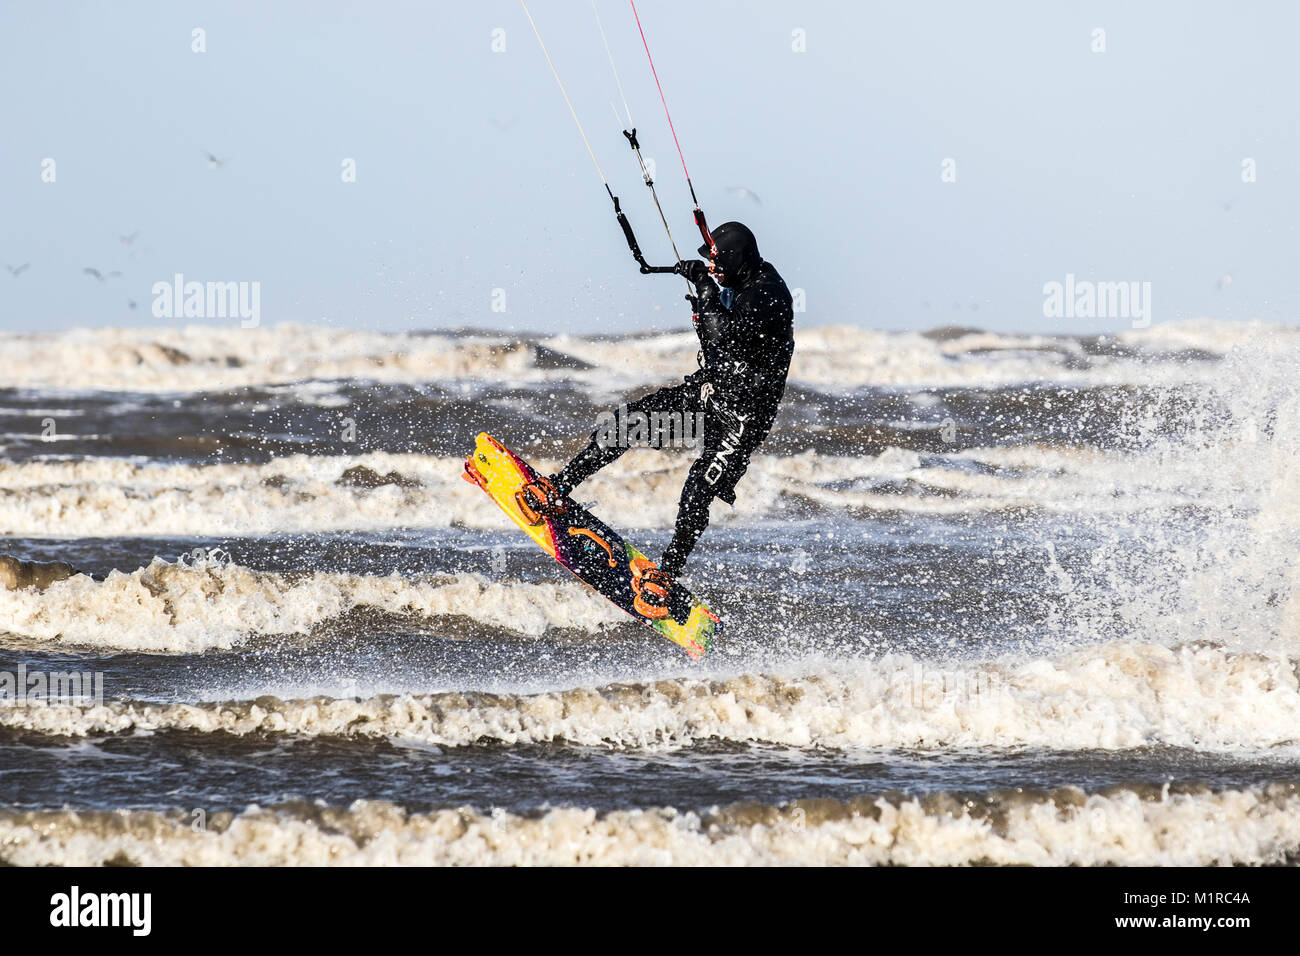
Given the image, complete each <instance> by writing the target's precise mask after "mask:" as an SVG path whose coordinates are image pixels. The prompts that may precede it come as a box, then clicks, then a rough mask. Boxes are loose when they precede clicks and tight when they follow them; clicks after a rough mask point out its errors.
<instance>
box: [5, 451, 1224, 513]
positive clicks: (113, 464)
mask: <svg viewBox="0 0 1300 956" xmlns="http://www.w3.org/2000/svg"><path fill="white" fill-rule="evenodd" d="M507 440H508V439H507ZM467 451H468V449H467ZM690 461H691V459H690V458H689V457H688V456H686V455H670V454H665V453H663V452H656V451H652V450H647V449H634V450H632V451H630V452H629V453H628V454H626V455H624V456H623V457H622V458H621V459H620V460H619V461H618V462H616V463H615V464H614V465H611V466H610V467H608V468H606V469H604V470H603V471H601V472H600V473H599V474H597V475H596V476H594V477H593V478H592V479H590V480H589V481H588V482H586V483H584V484H583V485H582V487H581V489H580V490H579V492H578V493H577V497H578V498H580V499H581V500H583V501H594V502H595V507H594V509H593V510H594V511H595V512H596V513H597V514H599V515H603V516H605V517H606V519H607V520H610V521H611V523H612V524H615V525H616V526H619V527H620V528H627V529H631V528H633V527H635V528H643V529H644V528H671V527H672V526H673V523H674V521H675V519H676V516H677V502H678V497H679V494H680V489H681V484H682V482H683V481H684V480H685V478H686V470H687V468H688V466H689V462H690ZM1170 462H1171V459H1169V458H1168V457H1167V459H1166V461H1165V462H1164V464H1165V465H1166V467H1164V468H1160V469H1156V468H1152V467H1151V463H1150V461H1149V460H1147V459H1145V458H1144V457H1143V456H1142V455H1141V454H1140V453H1135V452H1132V453H1131V452H1121V451H1113V452H1103V451H1098V450H1087V449H1071V448H1052V447H1045V446H1032V447H1021V448H1016V449H996V448H986V449H982V448H974V449H968V450H964V451H960V452H953V453H950V454H946V455H937V454H923V453H921V452H917V451H910V450H905V449H900V448H889V449H886V450H885V451H883V452H881V453H880V454H879V455H863V456H857V457H855V456H847V455H846V456H833V455H823V454H819V453H817V452H813V451H804V452H800V453H798V454H794V455H783V456H777V455H764V454H759V455H755V456H754V459H753V461H752V463H751V465H750V468H749V471H748V472H747V474H746V476H745V479H744V481H743V483H742V484H741V486H740V489H741V492H740V494H739V497H738V499H737V504H736V507H735V508H728V507H725V506H722V505H718V506H716V507H715V508H714V521H715V523H727V522H751V523H752V522H757V521H763V520H766V519H768V518H771V517H776V518H778V519H779V518H782V517H789V516H791V515H793V516H795V517H803V516H805V514H806V513H807V512H808V509H810V508H811V509H813V511H814V512H815V511H817V510H821V511H823V512H826V513H837V512H838V513H841V514H843V513H846V512H847V513H852V512H854V511H861V512H896V511H897V512H911V513H917V514H960V513H964V512H988V511H998V510H1003V509H1025V510H1030V511H1044V512H1062V513H1065V512H1077V511H1094V512H1097V513H1114V512H1125V511H1137V510H1144V509H1151V508H1167V507H1176V506H1179V505H1184V504H1189V503H1194V502H1196V501H1197V500H1199V497H1200V495H1201V492H1202V490H1203V489H1204V488H1205V487H1206V486H1207V483H1208V482H1209V481H1210V480H1211V478H1212V474H1207V473H1206V472H1205V470H1204V468H1201V467H1197V465H1198V463H1197V462H1196V461H1195V460H1191V459H1189V466H1188V467H1186V468H1176V467H1174V466H1173V465H1172V464H1171V463H1170ZM533 464H534V465H535V466H536V467H537V468H538V469H539V470H542V471H553V470H556V469H558V468H559V467H560V465H561V464H562V462H561V461H559V460H558V459H554V458H538V459H536V460H534V462H533ZM359 469H365V470H366V472H365V473H366V474H370V473H373V474H374V476H376V478H375V479H374V480H372V481H368V482H361V481H356V480H353V479H352V478H351V477H350V476H354V475H356V474H357V473H358V470H359ZM461 470H462V459H460V458H451V457H436V456H427V455H414V454H407V455H403V454H388V453H381V452H376V453H371V454H366V455H335V456H323V455H322V456H312V455H293V456H287V457H284V458H277V459H275V460H273V461H271V462H267V463H264V464H211V465H198V464H161V463H144V462H138V461H132V460H127V459H121V458H89V459H83V460H79V461H27V462H21V463H12V462H11V463H3V462H0V527H4V528H5V529H6V530H7V531H8V532H9V533H10V534H12V535H22V536H32V537H41V536H46V535H58V536H59V537H106V536H133V535H137V534H140V533H142V532H144V533H148V534H150V535H154V536H172V537H177V536H180V537H183V536H201V537H225V536H235V535H250V536H257V535H272V534H291V533H310V532H333V531H357V530H388V529H399V528H446V527H463V528H473V529H482V530H494V531H496V530H499V531H505V530H509V529H513V527H514V525H513V523H512V522H511V521H510V519H509V518H507V517H506V516H505V515H504V514H502V513H501V511H500V510H499V509H498V508H497V507H496V506H495V505H493V504H492V503H491V502H490V501H488V500H487V499H486V498H484V496H483V494H482V492H480V491H479V490H478V489H477V488H474V487H472V486H470V485H468V484H466V483H465V482H463V481H461V480H460V476H461ZM376 481H381V482H383V483H380V484H376ZM619 515H622V516H626V517H625V518H623V519H621V520H620V519H619V518H618V517H617V516H619Z"/></svg>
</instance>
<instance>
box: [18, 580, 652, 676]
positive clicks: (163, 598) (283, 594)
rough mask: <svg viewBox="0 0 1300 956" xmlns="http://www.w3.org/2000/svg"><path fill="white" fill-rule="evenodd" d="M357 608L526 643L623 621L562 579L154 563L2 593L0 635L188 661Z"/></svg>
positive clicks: (298, 631)
mask: <svg viewBox="0 0 1300 956" xmlns="http://www.w3.org/2000/svg"><path fill="white" fill-rule="evenodd" d="M359 610H371V611H380V612H383V613H387V614H391V615H399V616H401V617H402V618H404V619H405V620H406V621H407V623H408V626H410V627H411V628H413V629H421V628H424V629H429V630H437V629H438V628H439V627H443V626H445V625H446V623H447V621H448V619H450V618H455V617H461V618H469V619H472V620H473V621H475V622H477V623H479V624H483V625H486V626H488V627H492V628H497V629H501V630H504V631H508V632H510V633H514V634H521V635H531V636H536V635H539V634H543V633H545V632H546V631H548V630H551V629H556V628H563V629H577V630H582V631H588V632H593V631H597V630H599V629H601V628H603V627H606V626H608V625H610V624H613V623H620V622H622V621H625V620H626V616H625V615H624V614H623V613H622V612H621V611H620V610H618V608H616V607H614V606H613V605H611V604H610V603H609V602H607V601H604V600H601V599H599V598H597V597H595V596H594V595H593V594H592V593H591V592H590V591H589V590H588V589H587V588H586V587H585V586H583V585H582V584H580V583H579V582H577V581H576V580H571V579H569V578H568V577H567V576H565V577H564V578H560V579H557V581H556V582H555V583H538V584H533V583H525V582H518V581H500V582H491V581H487V580H485V579H484V578H482V577H480V576H478V575H474V574H463V575H441V576H430V577H418V578H409V577H406V576H403V575H399V574H391V575H385V576H375V575H358V574H335V573H326V572H321V571H315V572H308V571H303V572H295V573H289V574H280V573H274V572H259V571H251V570H249V569H247V568H244V567H241V566H239V565H236V564H220V563H219V562H216V561H203V562H199V563H198V564H195V565H190V564H184V563H179V562H178V563H170V562H167V561H164V560H163V559H161V558H155V559H154V560H153V561H152V562H150V564H149V565H148V566H147V567H144V568H140V569H138V570H136V571H133V572H131V573H129V574H126V573H123V572H120V571H114V572H112V573H111V574H109V575H108V577H107V578H106V579H105V580H103V581H95V580H92V579H91V578H89V577H87V576H85V575H78V576H76V577H72V578H68V579H67V580H64V581H59V582H57V583H55V584H52V585H51V586H50V587H48V588H47V589H46V590H44V591H36V590H30V589H29V590H19V591H7V590H5V589H3V588H0V621H3V624H0V633H7V634H8V635H10V639H11V640H12V638H14V637H17V638H20V639H21V640H22V642H23V643H32V642H36V643H49V644H54V645H57V646H59V647H71V648H93V649H97V650H110V651H136V652H149V653H188V654H195V653H202V652H204V651H212V650H224V649H229V648H231V647H236V646H239V645H241V644H244V643H246V642H247V641H248V640H249V639H250V638H252V637H254V636H262V637H265V636H275V635H289V634H294V635H302V634H309V633H311V632H313V631H314V630H316V629H318V628H321V627H325V626H328V625H330V624H331V623H333V622H338V621H341V620H343V619H344V618H346V616H347V615H349V614H353V613H355V612H357V611H359ZM0 643H3V641H2V640H0Z"/></svg>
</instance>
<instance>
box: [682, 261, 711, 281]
mask: <svg viewBox="0 0 1300 956" xmlns="http://www.w3.org/2000/svg"><path fill="white" fill-rule="evenodd" d="M680 269H681V273H682V275H684V276H686V281H687V282H690V283H691V284H692V285H694V286H696V287H697V288H698V287H699V286H700V285H702V284H704V283H705V282H708V281H709V266H708V263H706V262H701V261H700V260H699V259H683V260H682V263H681V265H680Z"/></svg>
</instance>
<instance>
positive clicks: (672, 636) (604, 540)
mask: <svg viewBox="0 0 1300 956" xmlns="http://www.w3.org/2000/svg"><path fill="white" fill-rule="evenodd" d="M463 477H464V478H465V480H466V481H468V482H470V483H471V484H474V485H478V487H480V488H482V489H483V490H484V491H485V492H487V494H488V497H489V498H491V499H492V500H493V501H495V502H496V503H497V506H498V507H499V508H500V509H501V510H502V511H504V512H505V513H506V514H507V515H509V516H510V518H511V519H512V520H513V521H514V522H515V524H517V525H519V527H521V528H523V529H524V531H525V532H526V533H527V534H528V536H529V537H530V538H532V539H533V540H534V541H536V542H537V544H538V545H539V546H540V547H541V549H542V550H543V551H545V552H546V553H547V554H549V555H550V556H551V557H553V558H554V559H555V560H556V561H558V562H559V563H560V564H561V565H563V566H564V567H565V568H566V569H568V570H569V571H570V572H572V573H573V575H574V576H575V577H577V578H578V580H580V581H581V582H582V583H583V584H585V585H587V586H588V587H589V588H591V589H592V590H593V591H596V592H597V593H598V594H600V595H601V596H602V597H604V598H606V599H608V600H609V601H611V602H612V603H614V604H617V605H618V606H619V607H620V608H622V609H623V610H624V611H626V612H627V613H628V614H629V615H630V616H631V617H633V618H634V619H636V620H637V621H639V622H640V623H642V624H644V625H645V626H646V627H649V628H652V629H654V630H655V631H658V632H659V633H660V634H662V635H663V636H664V637H666V638H668V640H670V641H672V642H673V643H674V644H677V645H678V646H680V647H681V648H682V649H683V650H684V651H686V653H687V654H689V655H690V656H691V657H692V658H694V659H695V660H701V659H702V658H703V657H704V655H706V654H707V653H708V652H709V647H710V645H711V644H712V643H713V640H714V638H716V637H717V636H718V635H719V634H720V633H721V632H722V621H721V619H719V617H718V615H716V614H714V613H713V611H711V610H710V609H709V608H708V607H707V606H706V605H705V604H704V603H703V602H702V601H700V600H699V599H698V598H696V597H695V596H694V595H690V613H689V615H687V617H686V620H685V622H684V623H678V622H677V621H676V620H674V619H673V617H672V616H671V615H670V616H668V617H664V618H661V619H659V620H654V619H652V618H649V617H646V616H645V615H643V614H641V613H640V612H639V611H637V610H636V608H635V606H634V605H633V600H634V599H635V596H636V595H635V593H634V592H633V589H632V577H633V569H634V568H641V567H644V566H646V565H647V564H649V563H650V562H649V559H648V558H646V556H645V555H644V554H643V553H641V552H640V551H638V550H637V549H636V548H634V547H633V546H632V545H630V544H628V543H627V542H626V541H624V540H623V538H622V537H621V536H620V535H619V534H618V533H617V532H615V531H614V530H613V529H611V528H610V527H609V526H608V525H606V524H605V523H604V522H602V521H601V520H600V519H599V518H597V517H596V516H595V515H593V514H592V513H591V512H590V511H588V510H587V509H586V508H584V507H582V505H580V504H578V503H577V502H575V501H571V500H570V501H569V502H568V506H567V508H566V509H565V512H564V514H563V515H561V516H560V517H558V518H541V519H540V520H539V521H538V522H537V523H536V524H530V523H529V520H528V517H526V516H525V514H524V511H523V509H521V508H520V506H519V504H518V502H517V501H516V500H515V498H516V495H517V494H518V492H519V491H521V490H522V489H523V487H524V485H526V484H528V483H529V482H530V481H533V480H535V479H536V478H537V477H538V473H537V472H536V471H535V470H534V469H533V467H532V465H530V464H528V462H526V461H524V460H523V459H522V458H520V457H519V456H518V455H516V454H515V453H514V452H512V451H511V450H510V449H509V448H507V447H506V446H505V445H504V444H502V443H501V442H499V441H498V440H497V439H495V438H493V437H492V436H491V435H489V434H487V433H486V432H482V433H480V434H479V436H478V441H477V442H476V443H475V446H474V453H473V454H472V455H470V456H469V457H468V458H466V459H465V473H464V476H463ZM683 603H685V602H683Z"/></svg>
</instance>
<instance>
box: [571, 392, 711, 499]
mask: <svg viewBox="0 0 1300 956" xmlns="http://www.w3.org/2000/svg"><path fill="white" fill-rule="evenodd" d="M694 391H695V389H694V387H693V386H690V385H686V384H682V385H674V386H671V387H669V388H661V389H659V390H658V391H657V392H651V393H650V394H649V395H646V396H643V397H642V398H639V399H637V400H636V401H635V402H630V403H628V404H626V405H620V406H619V407H618V408H616V409H614V410H613V411H612V412H607V413H606V414H605V415H603V416H601V421H600V423H599V424H598V425H597V427H596V430H595V431H594V432H592V433H591V439H590V440H589V441H588V442H587V447H586V448H584V449H582V451H580V452H578V454H577V455H576V456H575V457H574V459H573V460H572V461H571V462H569V463H568V464H567V465H565V466H564V468H563V469H561V470H560V472H559V473H558V474H556V475H555V476H554V477H553V478H552V479H551V480H552V481H553V482H554V483H555V486H556V487H557V488H558V489H559V490H560V492H561V494H565V495H567V494H568V493H569V492H571V491H572V490H573V489H574V488H576V487H577V486H578V485H580V484H582V482H584V481H586V480H587V479H588V478H590V477H591V476H592V475H594V474H595V473H596V472H598V471H600V469H602V468H604V467H605V466H606V465H608V464H611V463H612V462H614V461H617V460H618V458H619V457H621V456H622V454H623V452H625V451H627V450H628V448H630V447H632V446H633V445H635V444H640V443H641V442H639V441H637V440H635V439H636V436H637V435H638V434H640V432H641V429H640V428H639V427H636V424H637V423H638V422H645V421H648V420H650V416H653V415H656V414H660V413H664V412H673V411H678V412H680V411H682V408H683V404H684V403H686V402H688V401H689V399H690V397H691V394H693V392H694ZM629 420H631V422H632V426H631V427H630V426H629Z"/></svg>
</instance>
